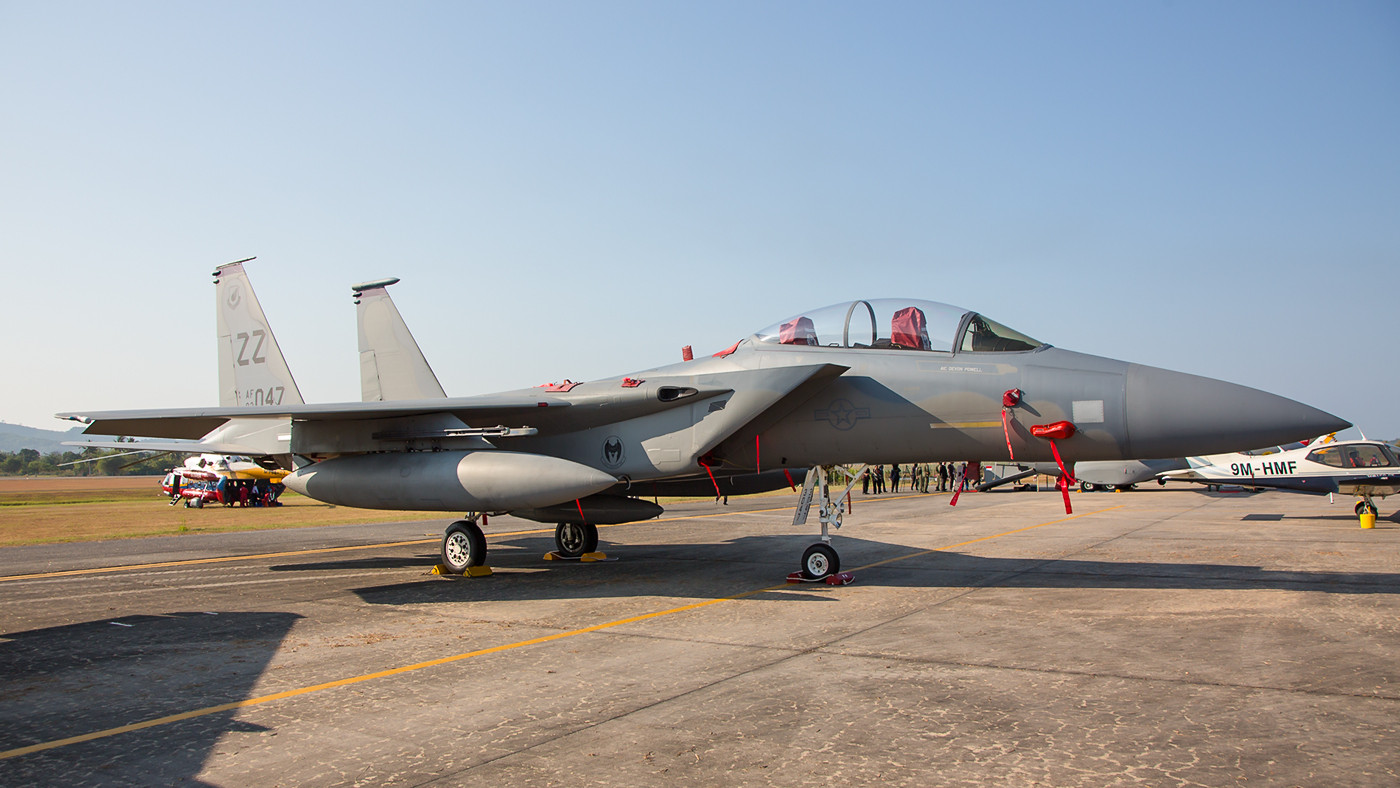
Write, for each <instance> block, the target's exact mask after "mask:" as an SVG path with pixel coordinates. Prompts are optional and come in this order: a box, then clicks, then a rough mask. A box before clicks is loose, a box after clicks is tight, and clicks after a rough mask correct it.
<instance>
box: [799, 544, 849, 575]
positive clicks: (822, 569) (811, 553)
mask: <svg viewBox="0 0 1400 788" xmlns="http://www.w3.org/2000/svg"><path fill="white" fill-rule="evenodd" d="M840 571H841V556H839V555H837V554H836V550H835V548H833V547H832V546H831V545H829V544H825V543H823V542H819V543H817V544H814V545H812V546H811V547H809V548H807V550H806V551H805V552H803V553H802V576H803V577H805V578H806V579H808V580H821V579H822V578H825V577H830V576H831V575H834V574H836V573H837V572H840Z"/></svg>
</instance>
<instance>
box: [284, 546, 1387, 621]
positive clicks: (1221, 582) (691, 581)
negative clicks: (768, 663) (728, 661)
mask: <svg viewBox="0 0 1400 788" xmlns="http://www.w3.org/2000/svg"><path fill="white" fill-rule="evenodd" d="M808 541H810V538H808V537H800V536H748V537H743V538H740V539H736V540H733V541H728V542H722V543H712V544H683V545H682V544H631V545H625V546H619V547H616V548H610V547H609V546H608V545H606V544H605V545H603V546H602V548H601V549H604V550H605V551H608V552H609V554H610V555H612V556H615V557H617V558H618V559H619V560H618V561H616V562H608V563H600V564H580V563H576V562H546V561H543V560H541V559H540V556H541V555H542V554H543V553H544V552H545V551H546V550H548V549H549V548H548V545H549V542H548V541H547V540H539V539H528V540H515V541H512V542H493V543H492V552H491V553H490V554H489V556H490V559H491V560H489V561H488V563H489V564H491V565H492V566H493V568H495V569H497V570H498V571H497V574H496V575H495V576H493V577H490V578H451V579H448V578H439V577H433V578H427V577H425V578H424V579H423V580H417V581H411V582H406V583H393V584H386V585H378V586H368V587H362V588H356V589H352V590H353V592H354V593H355V594H356V595H358V596H359V597H360V598H361V599H362V600H363V601H365V602H367V603H369V604H376V605H408V604H424V603H453V602H480V601H528V600H533V599H586V598H590V597H627V596H639V595H654V596H662V597H667V596H670V597H685V598H707V599H708V598H717V597H725V596H730V595H732V594H735V593H742V592H744V591H748V590H750V589H757V588H764V587H767V586H773V585H777V584H780V583H782V581H783V579H784V577H785V575H786V574H787V572H789V571H792V570H794V569H796V567H795V566H787V565H786V563H782V564H780V563H778V562H779V561H780V560H781V559H783V558H793V557H795V556H797V554H798V552H800V550H801V548H802V546H803V545H804V544H806V542H808ZM836 544H837V545H838V547H839V549H840V551H841V557H842V567H843V568H844V569H848V570H854V571H855V574H856V582H858V583H860V584H863V585H873V586H883V587H898V588H967V587H979V588H981V587H1004V588H1057V589H1074V588H1079V589H1198V590H1212V589H1242V590H1249V589H1272V590H1280V589H1282V590H1293V591H1320V592H1325V593H1333V594H1395V593H1400V573H1361V572H1318V571H1302V570H1297V571H1295V570H1273V569H1262V568H1260V567H1257V566H1247V565H1238V564H1211V563H1192V562H1165V561H1163V562H1143V561H1094V560H1082V559H1046V558H996V557H984V556H977V555H968V554H965V553H957V552H942V551H940V552H935V553H928V554H925V555H919V556H916V557H911V558H908V559H905V560H902V561H896V562H893V563H888V564H884V565H882V566H878V567H872V568H869V569H860V567H861V566H862V565H863V564H868V563H872V562H875V561H882V560H885V559H889V558H897V557H899V556H904V555H912V554H914V553H919V552H921V550H920V548H916V547H908V546H900V545H894V544H889V543H882V542H874V541H869V540H861V539H852V538H841V539H839V540H838V541H837V542H836ZM503 545H511V546H519V547H522V548H525V549H519V550H513V549H500V548H501V547H502V546H503ZM422 560H423V561H424V564H423V565H424V568H425V569H426V568H427V566H428V565H430V564H431V562H432V561H434V560H435V558H434V557H427V556H425V557H424V558H423V559H422ZM406 563H408V562H406ZM792 563H794V564H795V563H796V561H793V562H792ZM305 568H306V569H320V570H324V569H326V568H328V565H327V564H315V565H305ZM511 569H530V570H536V571H531V572H524V573H512V572H510V571H509V570H511ZM539 570H544V571H539ZM827 588H828V587H827V586H824V585H807V584H801V585H796V586H792V587H790V589H787V590H782V589H780V590H774V591H768V592H764V593H763V594H760V595H758V596H756V597H754V598H764V597H765V596H769V595H771V597H770V598H778V597H779V596H781V598H783V599H790V600H794V601H797V600H808V601H836V599H835V597H832V596H831V595H830V594H828V593H825V592H826V590H827ZM794 592H806V593H794Z"/></svg>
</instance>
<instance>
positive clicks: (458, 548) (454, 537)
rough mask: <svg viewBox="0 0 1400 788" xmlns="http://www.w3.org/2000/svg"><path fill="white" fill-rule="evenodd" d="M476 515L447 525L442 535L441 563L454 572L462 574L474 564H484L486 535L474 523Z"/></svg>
mask: <svg viewBox="0 0 1400 788" xmlns="http://www.w3.org/2000/svg"><path fill="white" fill-rule="evenodd" d="M476 521H477V516H475V515H468V516H467V519H465V520H458V521H457V522H455V523H453V524H451V525H449V526H447V532H446V533H444V534H443V535H442V565H443V566H444V567H446V569H447V571H448V572H450V573H452V574H454V575H460V574H464V573H466V572H467V571H468V569H470V568H471V567H474V566H485V565H486V535H485V534H483V533H482V532H481V526H479V525H477V524H476Z"/></svg>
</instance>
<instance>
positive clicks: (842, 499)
mask: <svg viewBox="0 0 1400 788" xmlns="http://www.w3.org/2000/svg"><path fill="white" fill-rule="evenodd" d="M869 467H870V466H868V465H862V466H860V468H859V469H857V470H856V471H855V473H852V472H850V471H848V470H846V469H845V468H840V469H839V470H840V471H841V473H843V474H845V475H846V477H847V478H848V479H849V480H850V482H849V483H848V484H847V485H846V489H845V490H843V491H841V494H840V495H838V496H836V498H835V500H833V499H832V497H831V488H830V486H829V485H828V483H827V475H828V474H827V471H828V469H827V468H826V467H824V466H820V465H819V466H817V467H815V468H811V469H809V470H808V471H807V478H806V480H804V481H803V483H802V495H801V497H799V498H798V499H797V512H796V513H795V514H794V515H793V517H792V524H793V525H806V523H807V515H808V513H809V512H810V511H811V508H812V498H813V497H816V498H817V514H818V517H819V518H820V520H821V524H822V536H821V541H820V542H818V543H817V544H814V545H812V546H811V547H808V548H807V549H806V550H805V551H803V553H802V569H801V570H800V571H797V572H793V573H792V574H790V575H788V581H789V582H808V583H811V582H817V581H820V580H825V581H826V582H827V583H828V584H830V585H845V584H847V583H849V582H851V581H852V580H854V579H855V578H854V577H852V576H851V574H850V573H849V572H842V571H841V556H840V555H839V554H837V552H836V548H834V547H832V546H831V532H830V527H831V526H835V527H836V528H838V529H839V528H840V527H841V516H842V515H843V514H845V508H844V507H845V504H846V502H848V501H849V500H850V495H851V489H852V488H854V487H855V486H856V483H857V482H859V481H860V479H861V477H862V476H864V475H865V472H866V470H867V469H869Z"/></svg>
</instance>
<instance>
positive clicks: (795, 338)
mask: <svg viewBox="0 0 1400 788" xmlns="http://www.w3.org/2000/svg"><path fill="white" fill-rule="evenodd" d="M778 342H780V343H781V344H784V345H815V344H817V329H816V327H814V326H813V325H812V319H811V318H810V317H794V318H793V319H791V320H789V321H788V322H786V323H784V324H783V325H782V327H780V328H779V329H778Z"/></svg>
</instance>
